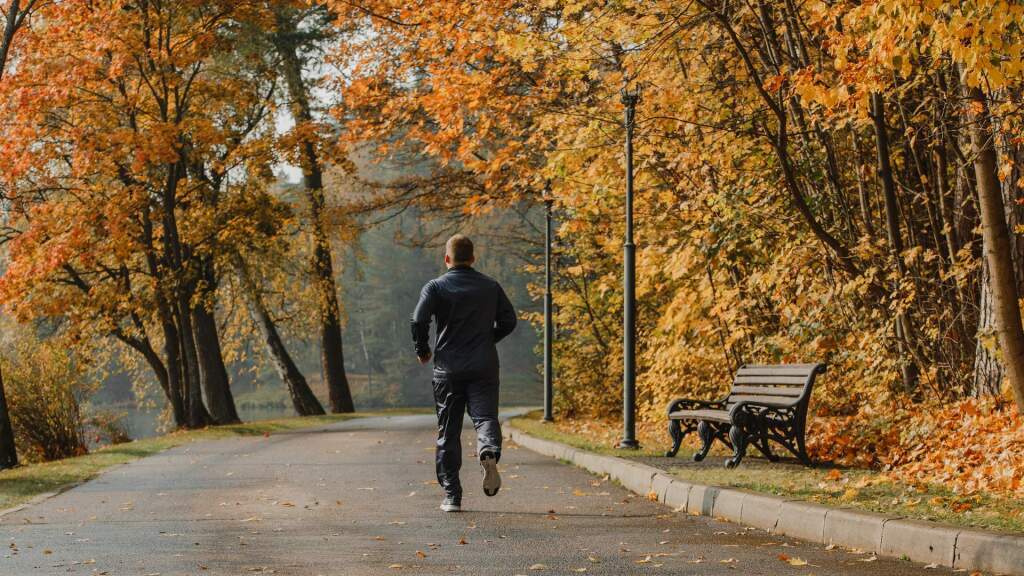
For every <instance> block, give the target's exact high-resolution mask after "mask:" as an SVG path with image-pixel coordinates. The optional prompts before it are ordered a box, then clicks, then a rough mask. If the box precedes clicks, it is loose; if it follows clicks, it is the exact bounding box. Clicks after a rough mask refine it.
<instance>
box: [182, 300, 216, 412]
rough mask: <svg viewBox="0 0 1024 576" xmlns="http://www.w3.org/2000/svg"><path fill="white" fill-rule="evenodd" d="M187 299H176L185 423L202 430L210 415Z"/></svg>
mask: <svg viewBox="0 0 1024 576" xmlns="http://www.w3.org/2000/svg"><path fill="white" fill-rule="evenodd" d="M188 301H189V298H188V297H187V296H185V295H181V296H179V298H178V308H177V318H178V344H179V346H180V347H181V358H182V363H181V366H182V368H183V370H182V383H183V384H184V385H185V390H184V400H185V422H186V424H187V425H188V427H189V428H202V427H204V426H207V425H209V424H210V414H209V412H207V410H206V405H205V404H203V389H202V383H201V382H200V376H199V357H198V355H197V354H196V333H195V327H194V326H193V325H192V314H191V310H189V306H188Z"/></svg>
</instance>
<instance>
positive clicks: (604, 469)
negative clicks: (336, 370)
mask: <svg viewBox="0 0 1024 576" xmlns="http://www.w3.org/2000/svg"><path fill="white" fill-rule="evenodd" d="M506 436H507V437H508V438H509V439H511V440H512V441H513V442H515V443H516V444H519V445H520V446H522V447H524V448H527V449H529V450H532V451H534V452H537V453H540V454H543V455H546V456H554V457H556V458H559V459H562V460H567V461H569V462H571V463H573V464H575V465H576V466H579V467H580V468H584V469H586V470H589V471H590V472H593V473H595V474H600V475H608V477H610V478H612V479H613V480H616V481H617V482H619V483H620V484H622V485H623V486H624V487H626V488H627V489H629V490H631V491H633V492H635V493H637V494H640V495H642V496H649V495H651V494H654V495H656V496H657V499H658V501H659V502H661V503H663V504H666V505H668V506H671V507H672V508H674V509H675V510H676V511H677V512H682V511H685V512H688V513H690V514H695V515H702V516H711V517H714V518H719V519H722V520H727V521H729V522H736V523H739V524H745V525H749V526H754V527H756V528H761V529H763V530H767V531H768V532H772V533H774V534H782V535H785V536H790V537H792V538H799V539H801V540H808V541H811V542H815V543H818V544H826V545H828V544H834V545H836V546H841V547H843V548H850V549H856V550H861V551H864V552H871V553H874V554H878V555H880V556H890V557H894V558H906V559H909V560H912V561H914V562H921V563H927V564H937V565H939V566H946V567H949V568H954V569H957V570H967V571H974V570H984V571H988V572H996V573H999V574H1010V575H1016V576H1024V536H1017V535H1011V534H1000V533H995V532H985V531H981V530H972V529H967V528H959V527H956V526H948V525H945V524H939V523H936V522H922V521H916V520H908V519H904V518H900V517H896V516H886V515H882V514H873V513H871V512H861V511H859V510H851V509H847V508H832V507H828V506H821V505H818V504H812V503H810V502H803V501H799V500H787V499H785V498H781V497H778V496H771V495H767V494H760V493H754V492H747V491H745V490H737V489H733V488H719V487H716V486H704V485H701V484H692V483H689V482H685V481H683V480H680V479H677V478H674V477H673V476H671V475H670V474H668V473H666V472H664V471H662V470H660V469H658V468H654V467H653V466H648V465H646V464H641V463H639V462H633V461H631V460H627V459H624V458H617V457H614V456H603V455H600V454H594V453H592V452H586V451H584V450H578V449H575V448H572V447H570V446H567V445H565V444H562V443H561V442H554V441H552V440H542V439H540V438H535V437H533V436H530V435H529V434H526V433H525V432H523V431H521V430H518V429H516V428H514V427H512V426H507V427H506Z"/></svg>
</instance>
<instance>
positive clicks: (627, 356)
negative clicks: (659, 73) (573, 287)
mask: <svg viewBox="0 0 1024 576" xmlns="http://www.w3.org/2000/svg"><path fill="white" fill-rule="evenodd" d="M639 101H640V88H639V87H637V88H635V89H633V91H630V90H628V89H623V90H622V103H623V104H624V105H625V106H626V243H625V244H624V245H623V251H624V253H623V258H622V262H623V268H624V270H623V273H624V275H623V286H622V296H623V303H622V328H623V330H622V428H623V430H622V442H620V443H619V448H632V449H636V448H639V447H640V443H639V442H637V440H636V244H634V243H633V128H634V127H635V125H636V105H637V103H638V102H639Z"/></svg>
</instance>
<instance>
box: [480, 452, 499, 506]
mask: <svg viewBox="0 0 1024 576" xmlns="http://www.w3.org/2000/svg"><path fill="white" fill-rule="evenodd" d="M480 467H481V468H483V469H484V494H487V495H488V496H494V495H495V494H497V493H498V490H500V489H501V474H498V459H497V458H496V457H495V456H494V454H493V453H491V452H484V453H483V454H481V455H480Z"/></svg>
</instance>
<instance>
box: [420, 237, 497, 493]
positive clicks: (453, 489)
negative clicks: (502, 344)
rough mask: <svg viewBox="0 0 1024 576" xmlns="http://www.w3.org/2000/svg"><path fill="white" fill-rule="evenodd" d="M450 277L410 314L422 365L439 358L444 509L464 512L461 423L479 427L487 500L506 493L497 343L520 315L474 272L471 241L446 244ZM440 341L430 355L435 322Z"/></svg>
mask: <svg viewBox="0 0 1024 576" xmlns="http://www.w3.org/2000/svg"><path fill="white" fill-rule="evenodd" d="M445 248H446V249H445V255H444V263H445V266H447V267H448V272H447V273H445V274H444V275H442V276H440V277H439V278H435V279H434V280H431V281H430V282H427V285H426V286H424V287H423V290H422V292H421V293H420V301H419V303H418V304H416V310H415V311H414V312H413V314H412V339H413V342H414V343H415V345H416V357H417V358H419V361H420V363H421V364H426V363H427V362H429V361H430V359H431V357H433V359H434V373H433V382H432V383H433V386H434V404H435V409H436V410H437V452H436V456H435V465H436V467H437V481H438V483H439V484H440V485H441V488H443V489H444V493H445V497H444V500H443V501H442V502H441V510H444V511H445V512H458V511H459V510H460V509H461V507H462V484H461V483H460V482H459V469H460V468H461V467H462V441H461V434H462V418H463V413H464V412H466V411H467V410H468V411H469V417H470V418H471V419H472V420H473V427H474V428H476V438H477V456H478V457H479V458H480V466H481V467H482V468H483V472H484V486H483V488H484V494H487V495H488V496H494V495H495V494H497V493H498V489H499V488H501V476H499V475H498V460H499V459H500V458H501V427H500V425H499V424H498V350H497V348H495V346H494V345H495V344H496V343H498V342H499V341H500V340H501V339H502V338H504V337H505V336H508V335H509V334H511V333H512V330H514V329H515V327H516V312H515V309H513V308H512V303H511V302H509V300H508V296H506V295H505V291H504V290H502V289H501V286H500V285H499V284H498V283H497V282H496V281H495V280H494V279H492V278H490V277H488V276H486V275H484V274H481V273H480V272H477V271H476V270H474V269H473V262H474V261H475V258H474V256H473V242H471V241H470V239H469V238H467V237H465V236H463V235H462V234H456V235H455V236H452V237H451V238H449V239H448V243H447V245H446V247H445ZM431 317H433V318H434V320H435V321H436V322H437V342H436V345H435V346H434V351H433V354H431V351H430V319H431Z"/></svg>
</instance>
